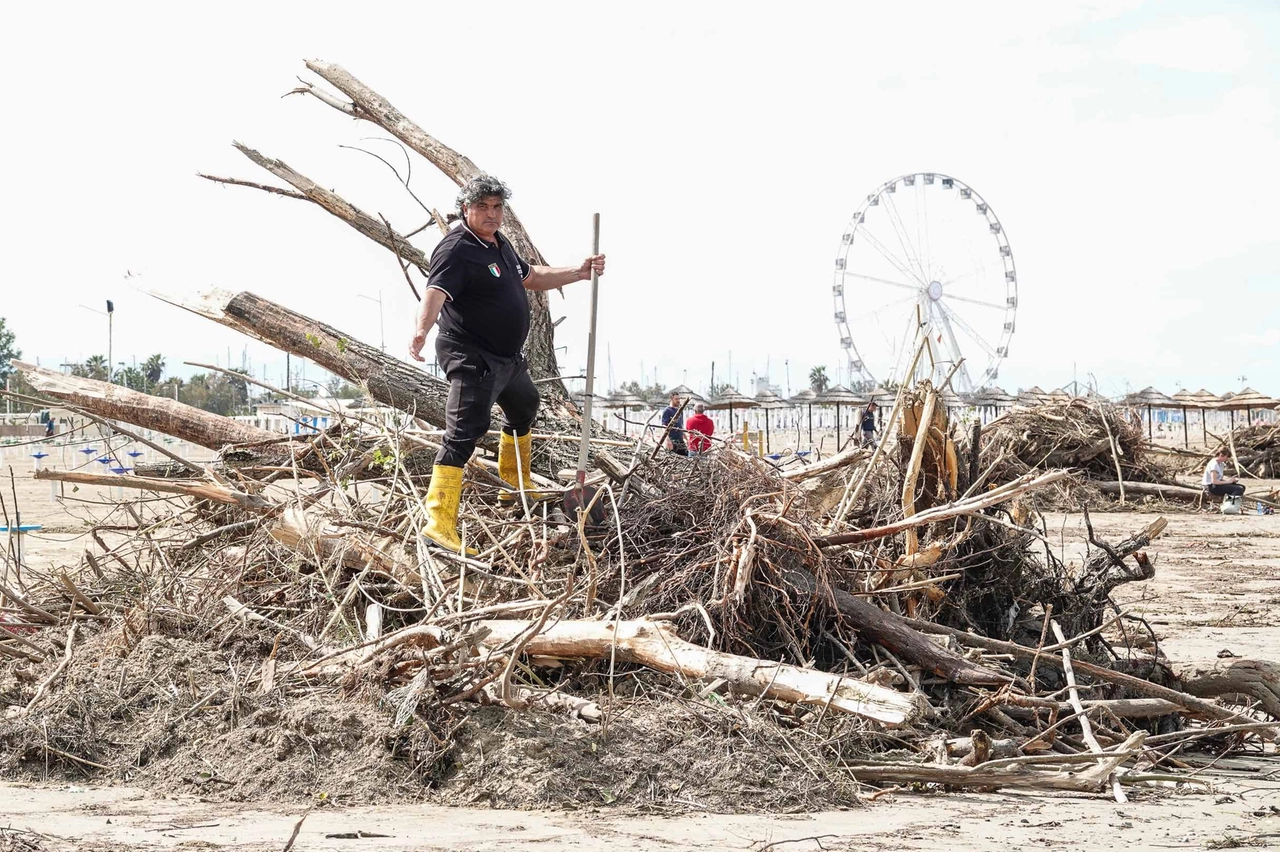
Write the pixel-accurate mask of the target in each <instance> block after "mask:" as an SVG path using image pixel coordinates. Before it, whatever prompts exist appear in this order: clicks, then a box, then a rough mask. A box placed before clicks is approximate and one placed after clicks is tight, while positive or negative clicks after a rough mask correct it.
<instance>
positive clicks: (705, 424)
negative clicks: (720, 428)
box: [684, 402, 716, 453]
mask: <svg viewBox="0 0 1280 852" xmlns="http://www.w3.org/2000/svg"><path fill="white" fill-rule="evenodd" d="M684 429H685V432H686V433H688V438H689V452H690V453H705V452H706V451H707V450H709V449H711V436H712V434H714V433H715V431H716V424H714V423H712V422H711V418H710V417H708V416H707V406H706V403H702V402H699V403H695V404H694V406H693V416H692V417H690V418H689V419H688V420H687V421H685V424H684Z"/></svg>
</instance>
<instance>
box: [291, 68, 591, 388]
mask: <svg viewBox="0 0 1280 852" xmlns="http://www.w3.org/2000/svg"><path fill="white" fill-rule="evenodd" d="M306 65H307V68H308V69H310V70H311V71H312V72H314V73H315V74H318V75H319V76H320V77H322V78H323V79H324V80H325V82H327V83H329V85H331V86H333V87H334V88H335V89H337V90H338V91H340V92H342V93H343V94H344V95H346V96H347V97H348V98H350V99H351V102H350V103H349V104H342V103H341V102H338V101H337V99H335V98H332V97H329V98H320V100H322V101H323V102H324V103H325V104H327V105H329V106H331V107H334V108H335V109H337V110H338V111H339V112H341V113H343V114H345V115H349V116H352V117H354V118H357V119H363V120H365V121H368V122H370V123H372V124H376V125H377V126H378V127H381V128H382V129H383V130H385V131H387V132H388V133H390V134H391V135H392V136H395V137H396V138H397V139H399V140H400V141H401V142H403V143H404V144H406V145H408V146H409V147H410V148H412V149H413V150H414V151H415V152H416V153H418V154H420V155H421V156H423V157H425V158H426V159H427V161H428V162H430V163H431V164H432V165H433V166H435V167H436V168H437V169H439V170H440V171H441V172H443V173H444V175H445V176H446V177H448V178H449V179H450V180H451V181H453V182H454V183H456V184H458V185H459V186H461V185H463V184H464V183H466V182H467V181H468V180H470V179H471V178H473V177H475V176H476V175H479V174H482V173H483V172H484V170H483V169H481V168H480V167H479V166H477V165H476V164H475V163H473V162H472V161H471V159H470V158H468V157H465V156H463V155H462V154H460V153H458V152H457V151H455V150H453V149H452V148H450V147H449V146H448V145H445V144H444V143H443V142H441V141H440V140H439V139H436V138H435V137H434V136H432V135H431V134H429V133H427V132H426V131H425V130H423V129H422V128H421V127H419V126H418V125H417V124H415V123H414V122H413V121H412V120H411V119H410V118H409V117H408V116H406V115H405V114H404V113H402V112H400V110H398V109H396V108H395V107H394V106H392V104H391V102H390V101H388V100H387V99H386V98H384V97H383V96H382V95H380V94H378V93H377V92H375V91H374V90H373V89H371V88H369V87H368V86H366V85H365V84H364V83H362V82H360V81H359V80H358V79H356V78H355V76H353V75H352V74H351V73H350V72H349V71H347V70H346V69H345V68H343V67H342V66H341V65H338V64H336V63H333V62H325V61H323V60H320V59H312V60H308V61H307V63H306ZM308 93H309V94H313V95H318V94H319V93H317V92H316V91H315V89H314V88H311V87H308ZM583 225H584V228H583V234H584V235H585V233H586V228H585V225H586V220H585V217H584V219H583ZM502 231H503V233H504V234H506V236H507V238H508V239H509V240H511V243H512V245H513V246H515V249H516V251H517V252H518V253H519V254H520V256H521V257H523V258H524V259H525V260H526V261H528V262H529V263H533V264H538V265H546V263H547V260H546V258H544V257H543V256H542V252H540V251H538V247H537V246H535V245H534V244H533V239H532V238H531V237H530V236H529V233H528V232H527V231H526V230H525V228H524V224H523V223H522V222H521V221H520V217H519V216H517V215H516V213H515V211H514V210H508V213H507V216H506V219H505V221H504V223H503V228H502ZM548 296H549V294H548V293H545V292H541V291H539V292H533V293H530V294H529V303H530V309H531V310H530V316H529V340H528V342H527V343H526V344H525V355H526V357H528V359H529V369H530V371H531V372H532V373H533V377H534V378H535V379H548V380H550V379H554V381H547V382H546V383H544V384H543V385H542V386H541V387H542V390H543V393H544V395H545V396H546V397H547V402H548V403H549V404H550V405H554V406H559V405H564V404H568V405H572V403H569V401H568V394H567V393H566V392H565V389H564V384H563V383H561V382H560V381H559V378H560V368H559V366H558V365H557V363H556V352H555V328H554V326H553V324H552V322H551V312H550V310H549V309H548Z"/></svg>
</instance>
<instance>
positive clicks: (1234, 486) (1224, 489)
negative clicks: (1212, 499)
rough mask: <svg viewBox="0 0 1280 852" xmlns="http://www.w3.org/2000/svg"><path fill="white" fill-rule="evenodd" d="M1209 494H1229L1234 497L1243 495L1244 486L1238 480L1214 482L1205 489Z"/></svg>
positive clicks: (1220, 495)
mask: <svg viewBox="0 0 1280 852" xmlns="http://www.w3.org/2000/svg"><path fill="white" fill-rule="evenodd" d="M1206 490H1207V491H1208V492H1209V493H1210V494H1213V495H1215V496H1218V497H1222V496H1224V495H1227V494H1230V495H1232V496H1234V497H1243V496H1244V486H1243V485H1241V484H1239V483H1238V482H1222V483H1214V484H1213V485H1210V486H1209V487H1208V488H1207V489H1206Z"/></svg>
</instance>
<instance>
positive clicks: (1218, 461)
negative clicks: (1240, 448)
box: [1201, 447, 1244, 497]
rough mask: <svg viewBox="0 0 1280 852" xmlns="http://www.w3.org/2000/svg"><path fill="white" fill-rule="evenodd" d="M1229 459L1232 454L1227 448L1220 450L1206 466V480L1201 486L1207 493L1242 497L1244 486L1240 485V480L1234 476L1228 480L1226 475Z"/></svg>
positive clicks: (1202, 481)
mask: <svg viewBox="0 0 1280 852" xmlns="http://www.w3.org/2000/svg"><path fill="white" fill-rule="evenodd" d="M1229 458H1231V453H1230V451H1228V450H1227V448H1226V447H1223V448H1222V449H1220V450H1218V452H1217V454H1216V455H1215V456H1214V457H1213V458H1212V459H1210V460H1209V463H1208V464H1207V465H1205V466H1204V479H1202V480H1201V484H1202V485H1203V486H1204V490H1205V491H1208V492H1209V493H1210V494H1213V495H1215V496H1217V497H1222V496H1224V495H1228V494H1229V495H1231V496H1233V497H1242V496H1244V486H1243V485H1241V484H1240V480H1239V478H1237V477H1234V476H1232V477H1230V478H1228V477H1227V476H1225V475H1224V474H1225V473H1226V464H1227V459H1229Z"/></svg>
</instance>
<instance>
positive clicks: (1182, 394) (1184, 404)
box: [1171, 388, 1208, 447]
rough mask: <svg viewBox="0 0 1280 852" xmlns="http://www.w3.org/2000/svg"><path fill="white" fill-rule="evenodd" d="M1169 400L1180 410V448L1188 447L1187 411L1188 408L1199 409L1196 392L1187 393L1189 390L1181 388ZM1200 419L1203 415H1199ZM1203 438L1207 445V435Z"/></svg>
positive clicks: (1189, 442) (1189, 444)
mask: <svg viewBox="0 0 1280 852" xmlns="http://www.w3.org/2000/svg"><path fill="white" fill-rule="evenodd" d="M1171 399H1172V400H1173V401H1174V402H1176V403H1178V406H1179V407H1180V408H1182V446H1183V447H1189V446H1191V441H1190V439H1189V438H1188V437H1187V409H1188V408H1199V407H1200V402H1199V400H1197V399H1196V392H1195V391H1189V390H1187V389H1186V388H1183V389H1182V390H1180V391H1178V392H1177V393H1175V394H1174V395H1173V396H1172V397H1171ZM1200 419H1201V420H1203V419H1204V415H1203V414H1202V415H1201V417H1200ZM1205 438H1206V441H1205V443H1208V441H1207V438H1208V435H1206V436H1205Z"/></svg>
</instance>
